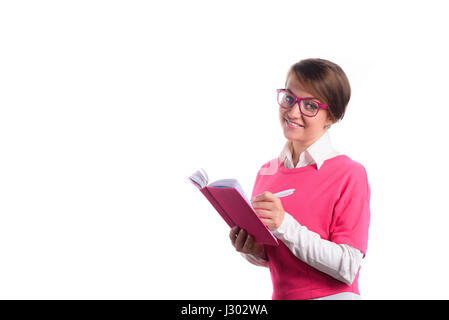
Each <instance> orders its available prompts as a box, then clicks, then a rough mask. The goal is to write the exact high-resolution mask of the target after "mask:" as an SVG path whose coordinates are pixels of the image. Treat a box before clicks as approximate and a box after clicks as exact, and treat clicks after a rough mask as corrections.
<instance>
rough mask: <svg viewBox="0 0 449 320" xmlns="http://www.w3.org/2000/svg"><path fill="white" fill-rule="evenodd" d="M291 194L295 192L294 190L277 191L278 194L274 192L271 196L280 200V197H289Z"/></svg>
mask: <svg viewBox="0 0 449 320" xmlns="http://www.w3.org/2000/svg"><path fill="white" fill-rule="evenodd" d="M293 192H295V189H287V190H284V191H279V192H276V193H273V194H274V195H275V196H276V197H279V198H282V197H286V196H289V195H291V194H292V193H293Z"/></svg>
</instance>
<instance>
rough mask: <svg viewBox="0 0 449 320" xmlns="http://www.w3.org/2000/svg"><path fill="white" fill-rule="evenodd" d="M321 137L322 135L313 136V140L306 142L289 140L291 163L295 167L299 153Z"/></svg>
mask: <svg viewBox="0 0 449 320" xmlns="http://www.w3.org/2000/svg"><path fill="white" fill-rule="evenodd" d="M324 133H326V132H324ZM324 133H323V134H324ZM321 137H322V135H320V136H318V137H316V138H314V139H313V140H310V141H307V142H304V141H299V140H290V150H291V151H292V160H293V164H294V166H295V167H296V165H297V164H298V161H299V156H300V155H301V153H303V152H304V151H305V150H306V149H307V148H308V147H310V146H311V145H312V144H314V143H315V141H317V140H318V139H319V138H321Z"/></svg>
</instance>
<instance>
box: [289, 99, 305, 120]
mask: <svg viewBox="0 0 449 320" xmlns="http://www.w3.org/2000/svg"><path fill="white" fill-rule="evenodd" d="M299 108H300V107H299V103H298V101H296V102H295V104H294V105H293V106H292V107H291V108H290V110H288V112H287V114H288V116H289V117H290V118H291V119H296V118H300V117H301V116H302V115H301V111H299Z"/></svg>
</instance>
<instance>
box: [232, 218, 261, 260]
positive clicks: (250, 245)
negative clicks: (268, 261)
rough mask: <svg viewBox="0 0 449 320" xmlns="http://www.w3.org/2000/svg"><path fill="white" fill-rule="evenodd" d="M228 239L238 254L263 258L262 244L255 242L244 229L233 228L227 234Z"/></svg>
mask: <svg viewBox="0 0 449 320" xmlns="http://www.w3.org/2000/svg"><path fill="white" fill-rule="evenodd" d="M229 238H230V239H231V242H232V245H233V246H234V248H235V250H237V251H238V252H241V253H249V254H253V255H255V256H257V257H260V258H261V257H264V256H265V249H264V246H263V243H260V242H255V240H254V237H253V236H252V235H249V234H248V232H247V231H246V230H245V229H240V228H239V227H238V226H234V227H233V228H232V229H231V231H230V232H229Z"/></svg>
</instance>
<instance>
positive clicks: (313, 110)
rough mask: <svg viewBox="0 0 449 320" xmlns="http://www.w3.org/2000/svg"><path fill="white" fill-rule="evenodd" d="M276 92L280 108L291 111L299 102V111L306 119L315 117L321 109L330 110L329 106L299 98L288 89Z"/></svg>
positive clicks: (311, 99) (310, 99) (313, 100)
mask: <svg viewBox="0 0 449 320" xmlns="http://www.w3.org/2000/svg"><path fill="white" fill-rule="evenodd" d="M276 92H277V100H278V103H279V106H280V107H282V108H285V109H290V108H292V107H293V106H294V105H295V104H296V102H298V104H299V111H300V112H301V113H302V114H303V115H305V116H306V117H315V116H316V115H317V114H318V110H320V108H323V109H329V107H328V106H327V105H325V104H323V103H320V102H318V101H317V100H315V99H313V98H298V97H297V96H295V95H294V94H293V93H291V92H289V91H288V90H286V89H277V90H276Z"/></svg>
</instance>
